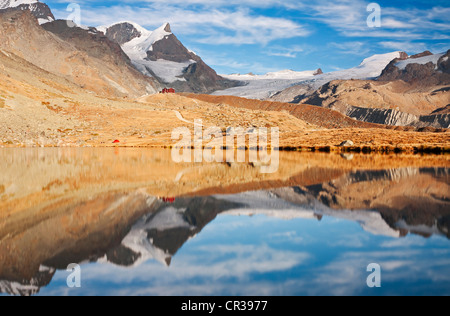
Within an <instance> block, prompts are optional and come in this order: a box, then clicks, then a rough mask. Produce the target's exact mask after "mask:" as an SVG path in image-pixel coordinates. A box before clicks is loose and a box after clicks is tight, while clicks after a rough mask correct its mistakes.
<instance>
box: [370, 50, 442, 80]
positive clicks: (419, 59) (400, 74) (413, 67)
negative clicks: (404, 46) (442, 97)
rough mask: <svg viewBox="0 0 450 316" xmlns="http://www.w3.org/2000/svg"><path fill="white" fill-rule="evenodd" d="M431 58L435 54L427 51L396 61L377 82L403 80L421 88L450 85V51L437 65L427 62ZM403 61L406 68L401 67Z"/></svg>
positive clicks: (384, 71)
mask: <svg viewBox="0 0 450 316" xmlns="http://www.w3.org/2000/svg"><path fill="white" fill-rule="evenodd" d="M430 56H433V54H431V53H430V52H428V51H426V52H424V53H421V54H418V55H414V56H411V57H409V58H406V59H394V60H393V61H392V62H391V63H390V64H389V65H388V66H387V67H386V69H384V70H383V72H382V74H381V76H380V77H379V78H378V79H377V80H378V81H394V80H403V81H405V82H408V83H411V84H414V85H416V86H419V87H429V86H439V85H448V84H450V64H449V57H450V50H449V51H447V53H446V54H444V55H442V56H441V57H440V58H439V59H438V61H437V63H433V62H432V61H429V62H427V60H428V59H427V57H430ZM436 56H437V55H436ZM424 60H425V61H424ZM401 61H403V62H405V61H406V62H407V63H406V66H405V67H404V68H403V67H399V63H400V62H401Z"/></svg>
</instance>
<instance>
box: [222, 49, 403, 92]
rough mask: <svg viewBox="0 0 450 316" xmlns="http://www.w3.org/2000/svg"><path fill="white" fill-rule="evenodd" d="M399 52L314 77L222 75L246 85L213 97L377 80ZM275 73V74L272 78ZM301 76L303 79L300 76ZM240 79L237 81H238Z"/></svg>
mask: <svg viewBox="0 0 450 316" xmlns="http://www.w3.org/2000/svg"><path fill="white" fill-rule="evenodd" d="M400 53H401V52H393V53H388V54H383V55H374V56H372V57H369V58H367V59H365V60H364V61H363V62H362V63H361V64H360V65H359V66H358V67H355V68H351V69H347V70H340V71H335V72H331V73H326V74H322V75H317V76H314V72H311V71H306V72H291V73H287V72H286V71H284V75H283V72H279V73H272V74H267V75H263V76H250V75H245V76H240V77H238V76H236V75H232V76H223V77H225V78H228V79H234V80H240V81H242V82H243V83H244V84H245V85H243V86H240V87H235V88H231V89H227V90H222V91H216V92H215V93H214V95H233V96H238V97H244V98H249V99H261V100H263V99H268V98H270V97H271V96H273V95H274V94H276V93H278V92H280V91H283V90H285V89H287V88H289V87H292V86H296V85H301V84H305V85H309V86H311V88H312V89H314V90H316V89H318V88H320V87H321V86H323V85H324V84H327V83H328V82H330V81H333V80H349V79H362V80H364V79H372V78H376V77H379V76H380V75H381V73H382V71H383V70H384V69H385V68H386V66H387V65H388V64H389V63H390V62H391V61H392V60H394V59H395V58H399V57H400ZM274 74H276V75H274ZM296 74H297V75H298V76H296ZM302 75H304V77H301V76H302ZM239 78H240V79H239Z"/></svg>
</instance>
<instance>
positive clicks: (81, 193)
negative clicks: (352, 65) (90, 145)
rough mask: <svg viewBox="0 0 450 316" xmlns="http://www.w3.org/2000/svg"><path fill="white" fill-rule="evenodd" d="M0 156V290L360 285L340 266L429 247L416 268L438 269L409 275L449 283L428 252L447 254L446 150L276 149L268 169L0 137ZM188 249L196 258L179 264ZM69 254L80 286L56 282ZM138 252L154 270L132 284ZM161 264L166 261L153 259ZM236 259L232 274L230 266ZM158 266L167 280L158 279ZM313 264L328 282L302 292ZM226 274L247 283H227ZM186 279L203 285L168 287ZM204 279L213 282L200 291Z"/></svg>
mask: <svg viewBox="0 0 450 316" xmlns="http://www.w3.org/2000/svg"><path fill="white" fill-rule="evenodd" d="M0 158H2V159H1V161H0V166H1V170H4V173H3V174H2V175H0V292H2V293H7V294H14V295H34V294H38V293H41V294H75V295H77V294H118V293H126V294H152V295H155V294H156V295H157V294H189V293H190V294H196V295H197V294H198V295H204V294H240V295H255V294H270V295H289V294H355V293H356V294H367V293H366V292H365V291H367V289H366V288H365V287H364V286H365V279H364V278H362V277H361V280H360V281H361V284H358V286H359V287H358V286H357V285H355V279H354V277H353V279H352V278H348V279H345V276H344V275H343V273H344V272H345V271H347V270H348V269H349V268H352V269H356V270H358V269H360V270H361V271H362V272H364V271H365V268H366V267H367V265H368V264H369V263H371V262H373V261H370V260H371V259H373V257H374V256H375V257H376V254H382V257H383V256H388V255H389V256H393V258H389V259H386V258H384V257H383V258H384V259H383V260H384V261H386V263H385V267H387V268H386V270H388V271H395V270H396V269H397V268H399V267H402V266H403V264H405V262H409V263H410V264H411V265H415V266H416V267H420V266H421V263H424V262H422V261H420V260H425V259H426V258H427V257H426V256H427V255H428V254H429V253H432V257H430V260H431V259H433V260H434V262H435V264H438V263H439V265H438V267H436V266H432V267H430V266H427V265H425V267H424V268H423V269H424V271H422V272H423V274H424V275H427V274H428V275H429V274H431V272H430V271H429V270H428V269H434V272H435V273H438V274H439V273H440V272H441V273H440V275H441V276H440V278H436V277H433V278H432V277H430V279H432V280H431V281H430V280H427V279H425V280H423V279H421V282H422V283H420V284H425V285H424V288H426V289H427V291H430V285H429V282H431V284H432V285H434V291H435V292H437V293H438V294H450V285H449V284H450V282H449V281H450V280H448V277H446V276H445V275H447V276H448V275H450V273H449V272H450V271H449V268H448V267H449V265H448V264H441V263H442V262H444V263H445V262H447V263H448V262H449V261H450V252H449V247H448V246H449V244H450V242H449V238H450V233H449V228H450V200H449V192H450V188H449V185H450V181H449V180H450V175H449V169H448V165H449V161H448V159H447V157H445V156H443V157H419V158H417V157H416V158H415V157H409V158H408V159H403V158H401V157H397V158H395V159H394V158H393V157H383V156H376V157H375V156H354V157H352V158H353V160H351V161H349V160H348V157H340V156H335V155H322V154H298V153H281V157H280V158H281V159H280V170H279V171H278V172H277V173H276V174H273V175H262V174H260V173H258V170H257V168H256V167H255V166H252V165H250V164H232V165H230V164H228V165H227V164H204V165H203V164H185V165H183V164H181V165H177V164H174V163H172V162H171V160H170V151H169V152H168V151H158V150H120V151H117V150H114V149H113V150H106V149H97V150H40V149H39V150H38V149H36V150H31V149H28V150H18V149H15V150H1V151H0ZM358 228H359V229H358ZM361 228H362V230H361ZM258 236H259V237H258ZM280 238H281V239H283V240H284V241H283V243H281V244H280V243H278V242H279V241H277V240H278V239H280ZM349 240H351V242H349ZM396 240H398V241H401V242H400V243H397V242H396ZM211 243H213V244H211ZM424 243H426V245H424ZM344 244H345V246H344ZM382 246H383V247H382ZM191 247H194V248H191ZM380 247H381V248H380ZM396 247H397V248H396ZM357 249H359V250H361V249H362V250H364V251H363V252H365V254H366V256H367V261H368V262H367V263H366V262H362V263H361V264H362V266H361V267H358V266H354V267H348V266H347V267H346V268H342V271H341V270H339V271H338V270H336V271H334V270H333V269H334V268H330V267H332V265H331V264H332V262H334V263H335V264H336V266H337V267H339V265H343V264H344V262H345V261H344V260H343V259H342V258H343V257H344V258H348V257H352V256H355V258H356V257H358V256H357V255H356V250H357ZM182 250H183V251H182ZM394 250H395V251H396V252H397V254H398V255H399V256H400V257H399V258H397V254H396V255H393V254H392V253H393V252H394ZM371 251H372V252H371ZM180 252H181V254H179V253H180ZM191 252H192V253H191ZM194 252H195V254H196V256H197V257H198V261H195V263H192V262H191V260H192V258H191V257H190V256H192V255H193V253H194ZM214 252H216V254H215V255H213V257H214V260H213V258H211V253H214ZM325 253H327V255H325ZM400 253H401V255H400ZM405 253H406V254H408V253H409V254H410V255H405ZM202 254H203V257H202V256H201V255H202ZM216 256H217V257H216ZM408 256H409V257H408ZM424 256H425V257H424ZM189 258H191V259H189ZM339 258H341V259H339ZM358 258H359V259H358V260H360V259H361V257H358ZM400 258H401V260H400ZM419 258H420V260H419ZM184 259H185V262H183V260H184ZM174 260H179V262H177V263H176V264H174V263H173V261H174ZM355 260H356V259H355ZM414 260H417V262H414ZM419 261H420V262H419ZM204 262H208V265H207V266H202V265H203V264H204ZM355 262H356V261H355ZM358 262H359V261H358ZM71 263H80V264H82V269H83V271H85V270H88V271H89V269H92V271H93V272H91V273H90V274H89V273H88V275H91V278H88V279H87V280H86V283H87V285H85V286H83V288H82V291H83V290H84V291H86V292H74V293H70V292H67V291H68V289H67V288H65V284H64V281H65V279H64V275H65V274H64V273H65V270H66V268H67V266H68V265H69V264H71ZM155 263H157V264H158V265H159V266H160V267H157V266H155V265H154V264H155ZM188 263H189V264H188ZM364 264H365V266H364ZM148 265H151V267H152V269H151V271H154V275H152V276H151V281H152V282H154V283H148V284H147V285H142V284H141V286H140V287H139V288H138V289H135V287H134V286H131V285H130V283H132V282H131V281H130V280H129V279H128V278H133V277H134V276H135V272H136V273H137V271H140V270H141V269H144V267H146V269H145V271H146V273H149V274H150V273H151V272H149V270H148V268H147V267H148ZM183 265H185V266H184V267H183ZM347 265H348V263H347ZM188 266H189V268H188ZM111 267H118V268H122V269H120V270H119V271H117V270H116V268H113V270H114V271H115V272H114V273H115V274H114V275H116V276H119V275H120V279H122V282H119V281H117V282H118V284H115V286H116V287H119V288H120V291H119V289H117V290H118V291H117V292H110V291H111V288H108V287H107V288H105V287H104V286H103V287H102V286H101V285H100V284H102V283H104V282H107V281H108V279H109V278H111V275H109V274H108V273H107V272H106V271H107V270H108V269H111ZM161 267H166V270H164V271H163V272H158V271H159V270H160V269H161ZM299 267H302V269H300V268H299ZM318 267H319V268H318ZM320 267H322V268H320ZM124 268H126V269H124ZM219 268H220V269H219ZM311 269H315V270H314V273H315V274H314V278H313V279H311V280H307V279H308V278H307V277H306V275H304V273H305V270H308V271H309V270H311ZM330 269H331V271H334V272H333V273H330ZM336 269H338V268H336ZM436 269H440V270H441V271H436ZM216 270H217V271H216ZM94 271H95V272H94ZM101 271H104V272H101ZM183 271H184V272H183ZM207 271H210V272H211V273H210V274H208V273H207ZM239 271H241V273H242V274H243V275H238V276H237V275H235V274H233V273H239ZM311 271H312V270H311ZM358 271H359V270H358ZM58 273H59V274H60V275H59V276H58ZM184 274H186V276H185V279H183V275H184ZM167 275H171V277H173V278H175V281H173V282H174V283H171V284H167V287H164V286H163V283H164V280H166V278H167V279H168V278H169V277H167ZM274 275H275V276H274ZM333 275H334V279H333V277H332V276H333ZM127 276H128V277H127ZM252 276H254V277H252ZM269 276H270V277H269ZM149 277H150V276H149ZM326 277H329V278H330V279H329V280H328V281H327V282H328V283H327V284H329V285H331V284H333V282H335V283H336V284H338V285H339V284H340V287H336V288H335V290H336V289H341V290H340V291H337V290H336V291H334V290H332V289H331V288H328V289H327V288H326V287H325V290H324V291H325V293H315V292H314V290H313V289H314V288H315V287H316V288H317V291H319V288H321V287H320V284H322V283H324V281H323V280H324V279H326ZM411 277H412V276H411V275H408V274H405V273H403V274H395V277H394V275H393V277H392V280H393V281H392V288H391V291H390V292H386V293H385V294H403V293H405V288H404V287H401V286H400V285H401V284H402V282H406V283H407V282H411V280H410V279H408V278H411ZM236 278H237V279H238V280H237V281H236ZM338 278H344V280H338ZM188 279H189V280H188ZM228 279H233V280H234V281H233V282H234V283H236V282H237V283H238V284H240V286H241V288H243V289H245V288H248V289H249V290H248V291H250V292H241V291H240V290H237V289H236V288H233V286H232V285H230V284H229V285H228V286H227V280H228ZM259 279H263V281H261V280H259ZM89 280H91V281H89ZM194 280H195V282H197V283H201V281H202V282H205V284H204V287H202V285H201V284H200V285H198V286H197V287H195V289H193V288H192V289H190V290H189V289H188V288H189V287H187V288H185V290H186V292H185V291H184V290H183V288H182V287H180V288H178V291H177V290H175V288H176V287H175V286H176V285H179V284H182V283H183V282H188V281H189V282H191V283H195V282H194ZM199 280H201V281H199ZM294 280H296V282H297V283H298V284H299V286H298V287H296V286H294V285H293V284H292V282H294ZM386 280H389V278H386ZM146 281H147V282H150V280H144V281H142V280H141V281H140V282H141V283H142V282H144V283H145V282H146ZM206 282H208V283H211V282H212V283H214V282H217V283H218V284H221V285H222V286H219V287H218V288H216V289H215V292H213V293H211V292H210V291H211V289H209V288H208V287H207V285H206ZM258 282H259V283H258ZM417 282H419V281H417ZM191 283H190V284H191ZM258 284H260V286H257V285H258ZM261 284H262V285H261ZM300 284H304V287H300ZM305 284H306V285H307V286H306V285H305ZM394 284H397V286H394ZM191 285H192V284H191ZM344 285H345V286H344ZM246 286H247V287H246ZM264 286H265V287H266V290H265V291H264V290H262V289H264ZM355 287H356V289H355ZM162 288H163V289H162ZM167 288H170V289H171V291H169V292H168V290H167ZM301 288H302V289H304V290H303V291H302V290H300V289H301ZM152 289H153V290H154V291H153V290H152ZM250 289H252V290H250ZM274 289H276V291H274ZM306 289H309V290H308V291H306ZM46 291H47V292H46ZM189 291H191V292H189ZM255 291H256V292H255ZM416 291H419V292H418V293H415V294H427V293H428V292H427V293H420V287H416ZM432 292H433V291H432ZM406 293H408V292H406Z"/></svg>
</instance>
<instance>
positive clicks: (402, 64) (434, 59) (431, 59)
mask: <svg viewBox="0 0 450 316" xmlns="http://www.w3.org/2000/svg"><path fill="white" fill-rule="evenodd" d="M444 55H445V54H444V53H442V54H435V55H430V56H424V57H420V58H409V59H406V60H402V61H399V62H398V63H396V64H395V66H396V67H397V68H398V69H400V70H405V69H406V66H408V65H410V64H419V65H426V64H428V63H433V64H434V65H436V67H437V63H438V61H439V59H440V58H441V57H442V56H444Z"/></svg>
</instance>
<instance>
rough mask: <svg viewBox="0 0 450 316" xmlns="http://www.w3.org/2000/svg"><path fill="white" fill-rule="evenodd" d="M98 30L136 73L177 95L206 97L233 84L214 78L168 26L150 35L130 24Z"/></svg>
mask: <svg viewBox="0 0 450 316" xmlns="http://www.w3.org/2000/svg"><path fill="white" fill-rule="evenodd" d="M98 29H99V30H101V31H103V32H104V33H105V34H106V36H107V37H108V38H109V39H110V40H112V41H115V42H116V43H118V44H119V45H121V46H122V48H123V50H124V51H125V53H126V54H127V55H128V56H129V57H130V59H131V60H132V62H133V64H134V65H135V67H136V68H137V69H139V71H141V72H142V73H143V74H145V75H147V76H152V77H154V78H157V79H158V80H159V81H160V82H161V83H162V84H163V85H166V86H170V87H173V88H175V89H177V90H178V91H185V92H196V93H210V92H212V91H215V90H220V89H225V88H229V87H232V86H235V85H236V84H237V83H236V82H233V81H231V80H227V79H224V78H222V77H220V76H218V75H217V73H216V72H215V71H214V70H213V69H212V68H210V67H209V66H208V65H206V64H205V62H204V61H203V60H202V59H201V58H200V57H199V56H198V55H196V54H195V53H193V52H191V51H189V50H188V49H187V48H186V47H184V45H183V44H182V43H181V42H180V41H179V40H178V38H177V37H176V36H175V35H174V34H173V33H172V30H171V28H170V25H169V24H168V23H166V24H164V25H162V26H161V27H160V28H158V29H157V30H155V31H153V32H150V31H148V30H146V29H144V28H143V27H141V26H139V25H137V24H135V23H131V22H121V23H118V24H114V25H112V26H109V27H99V28H98Z"/></svg>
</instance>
